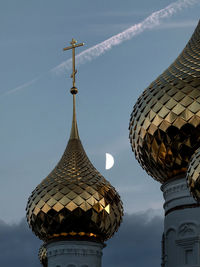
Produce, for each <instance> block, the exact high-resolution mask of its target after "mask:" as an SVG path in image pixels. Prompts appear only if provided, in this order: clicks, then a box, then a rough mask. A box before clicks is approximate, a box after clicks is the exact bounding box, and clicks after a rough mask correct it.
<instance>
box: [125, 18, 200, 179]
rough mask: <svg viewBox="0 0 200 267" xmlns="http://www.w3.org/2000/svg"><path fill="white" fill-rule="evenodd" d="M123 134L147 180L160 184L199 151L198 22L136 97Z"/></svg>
mask: <svg viewBox="0 0 200 267" xmlns="http://www.w3.org/2000/svg"><path fill="white" fill-rule="evenodd" d="M129 129H130V135H129V136H130V142H131V145H132V149H133V151H134V152H135V156H136V158H137V159H138V161H139V163H140V164H141V166H142V167H143V168H144V169H145V170H146V171H147V173H148V174H150V175H151V176H153V177H154V178H155V179H156V180H158V181H159V182H161V183H164V182H166V181H168V180H169V179H171V178H175V177H181V176H184V175H185V174H186V171H187V166H188V163H189V160H190V158H191V156H192V154H193V153H194V152H195V150H196V149H197V148H198V147H199V146H200V22H199V24H198V26H197V28H196V30H195V32H194V34H193V35H192V37H191V39H190V41H189V42H188V44H187V46H186V47H185V49H184V50H183V52H182V53H181V54H180V55H179V57H178V58H177V59H176V61H175V62H174V63H173V64H172V65H171V66H170V67H169V68H168V69H167V70H166V71H165V72H164V73H163V74H161V75H160V76H159V77H158V78H157V79H156V80H155V81H154V82H153V83H152V84H151V85H150V86H149V87H148V88H147V89H146V90H145V91H144V92H143V94H142V95H141V96H140V97H139V99H138V101H137V102H136V104H135V106H134V108H133V112H132V114H131V119H130V126H129Z"/></svg>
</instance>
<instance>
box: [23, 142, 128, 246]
mask: <svg viewBox="0 0 200 267" xmlns="http://www.w3.org/2000/svg"><path fill="white" fill-rule="evenodd" d="M122 215H123V207H122V202H121V200H120V197H119V195H118V193H117V192H116V191H115V189H114V187H112V186H111V184H110V183H109V182H108V181H106V180H105V178H104V177H103V176H102V175H101V174H100V173H99V172H98V171H97V170H96V169H95V168H94V166H93V165H92V163H91V162H90V160H89V159H88V157H87V155H86V153H85V151H84V149H83V146H82V144H81V141H80V140H79V139H70V140H69V142H68V145H67V148H66V150H65V152H64V154H63V156H62V158H61V160H60V162H59V163H58V165H57V166H56V167H55V169H54V170H53V171H52V172H51V173H50V174H49V175H48V176H47V178H45V179H44V180H43V181H42V182H41V184H39V185H38V186H37V187H36V189H35V190H34V191H33V193H32V195H31V196H30V198H29V200H28V204H27V220H28V223H29V225H30V227H31V228H32V230H33V231H34V233H35V234H36V235H37V236H38V237H39V238H41V239H43V240H48V239H51V238H52V237H58V236H64V235H66V236H67V235H72V236H73V234H74V233H87V235H89V234H92V235H91V236H92V237H93V238H94V237H95V235H96V236H97V238H98V239H100V240H102V241H104V240H106V239H108V238H110V237H111V236H112V235H113V234H114V232H115V231H116V230H117V229H118V227H119V225H120V223H121V220H122ZM83 236H84V235H83Z"/></svg>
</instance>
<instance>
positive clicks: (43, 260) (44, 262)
mask: <svg viewBox="0 0 200 267" xmlns="http://www.w3.org/2000/svg"><path fill="white" fill-rule="evenodd" d="M38 257H39V260H40V262H41V264H42V265H43V267H47V249H46V246H45V244H43V245H42V246H41V247H40V249H39V253H38Z"/></svg>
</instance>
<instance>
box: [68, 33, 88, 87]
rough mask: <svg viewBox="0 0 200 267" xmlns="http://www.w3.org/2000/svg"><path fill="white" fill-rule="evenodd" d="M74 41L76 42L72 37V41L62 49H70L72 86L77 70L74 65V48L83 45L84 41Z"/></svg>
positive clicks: (74, 85)
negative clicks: (78, 42)
mask: <svg viewBox="0 0 200 267" xmlns="http://www.w3.org/2000/svg"><path fill="white" fill-rule="evenodd" d="M76 43H77V41H76V40H75V39H74V38H72V41H71V43H70V44H71V46H68V47H65V48H63V50H64V51H66V50H70V49H72V75H71V78H72V79H73V80H72V84H73V87H72V88H75V87H76V73H77V70H76V67H75V48H77V47H79V46H83V45H84V43H80V44H76Z"/></svg>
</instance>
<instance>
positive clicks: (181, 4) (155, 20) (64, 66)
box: [51, 0, 200, 73]
mask: <svg viewBox="0 0 200 267" xmlns="http://www.w3.org/2000/svg"><path fill="white" fill-rule="evenodd" d="M197 2H200V0H178V1H176V2H174V3H172V4H170V5H169V6H167V7H165V8H163V9H161V10H159V11H156V12H154V13H152V14H151V15H150V16H149V17H147V18H146V19H145V20H143V21H142V22H140V23H138V24H135V25H133V26H131V27H130V28H128V29H126V30H125V31H123V32H120V33H118V34H116V35H114V36H112V37H110V38H109V39H107V40H105V41H103V42H101V43H99V44H97V45H95V46H92V47H90V48H88V49H87V50H85V51H83V52H81V53H80V54H78V55H77V56H76V62H77V64H78V65H80V64H84V63H86V62H88V61H91V60H92V59H95V58H97V57H99V56H100V55H102V54H104V53H105V52H106V51H108V50H110V49H111V48H112V47H113V46H116V45H119V44H121V43H122V42H124V41H127V40H129V39H131V38H133V37H134V36H135V35H138V34H140V33H142V32H143V31H145V30H146V29H152V28H154V27H155V26H157V25H159V24H160V22H161V20H162V19H164V18H169V17H170V16H172V15H173V14H175V13H176V12H178V11H180V10H182V9H183V8H186V7H188V6H191V5H194V4H196V3H197ZM71 62H72V60H71V59H68V60H67V61H64V62H63V63H61V64H59V65H58V66H56V67H55V68H53V69H52V70H51V72H55V73H60V72H63V71H65V70H70V69H71V64H72V63H71Z"/></svg>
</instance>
